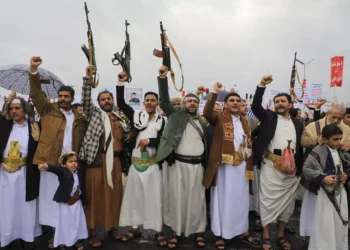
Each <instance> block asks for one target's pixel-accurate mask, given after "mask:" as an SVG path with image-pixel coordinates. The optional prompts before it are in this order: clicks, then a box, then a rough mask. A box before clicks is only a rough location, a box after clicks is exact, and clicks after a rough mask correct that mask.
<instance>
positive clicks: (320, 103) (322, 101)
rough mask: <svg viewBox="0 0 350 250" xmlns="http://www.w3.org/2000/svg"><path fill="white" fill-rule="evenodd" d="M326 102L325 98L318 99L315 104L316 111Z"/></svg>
mask: <svg viewBox="0 0 350 250" xmlns="http://www.w3.org/2000/svg"><path fill="white" fill-rule="evenodd" d="M326 101H327V99H326V98H320V99H318V100H317V102H316V109H321V107H322V105H323V104H325V103H326Z"/></svg>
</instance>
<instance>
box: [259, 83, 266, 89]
mask: <svg viewBox="0 0 350 250" xmlns="http://www.w3.org/2000/svg"><path fill="white" fill-rule="evenodd" d="M258 87H259V88H266V86H262V85H260V84H258Z"/></svg>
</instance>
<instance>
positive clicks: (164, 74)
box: [158, 65, 168, 78]
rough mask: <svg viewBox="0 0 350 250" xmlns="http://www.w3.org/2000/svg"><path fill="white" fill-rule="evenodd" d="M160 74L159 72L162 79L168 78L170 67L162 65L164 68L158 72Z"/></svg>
mask: <svg viewBox="0 0 350 250" xmlns="http://www.w3.org/2000/svg"><path fill="white" fill-rule="evenodd" d="M158 72H159V76H160V78H165V77H166V76H167V74H168V67H167V66H164V65H162V67H160V69H159V70H158Z"/></svg>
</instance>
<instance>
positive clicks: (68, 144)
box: [39, 109, 74, 227]
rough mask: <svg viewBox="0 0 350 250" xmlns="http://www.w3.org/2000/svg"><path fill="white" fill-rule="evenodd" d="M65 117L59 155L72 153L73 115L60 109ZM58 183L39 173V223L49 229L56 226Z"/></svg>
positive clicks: (47, 173) (43, 173) (51, 177)
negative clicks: (55, 198) (54, 198)
mask: <svg viewBox="0 0 350 250" xmlns="http://www.w3.org/2000/svg"><path fill="white" fill-rule="evenodd" d="M61 111H62V113H63V114H64V116H65V117H66V120H67V122H66V127H65V131H64V137H63V142H62V151H61V154H64V153H66V152H68V151H72V140H73V138H72V135H73V123H74V114H73V112H72V111H69V112H65V111H64V110H63V109H61ZM58 185H59V182H58V178H57V176H56V175H55V174H53V173H50V172H46V171H41V172H40V187H39V223H40V224H41V225H46V226H50V227H55V225H56V224H57V215H58V203H57V202H55V201H54V200H53V196H54V195H55V193H56V190H57V188H58Z"/></svg>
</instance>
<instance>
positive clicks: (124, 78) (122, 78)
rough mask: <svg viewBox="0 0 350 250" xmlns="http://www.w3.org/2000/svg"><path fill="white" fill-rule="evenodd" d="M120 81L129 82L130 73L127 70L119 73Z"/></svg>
mask: <svg viewBox="0 0 350 250" xmlns="http://www.w3.org/2000/svg"><path fill="white" fill-rule="evenodd" d="M118 81H119V82H127V81H128V74H127V73H126V72H125V71H123V72H121V73H119V75H118Z"/></svg>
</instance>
